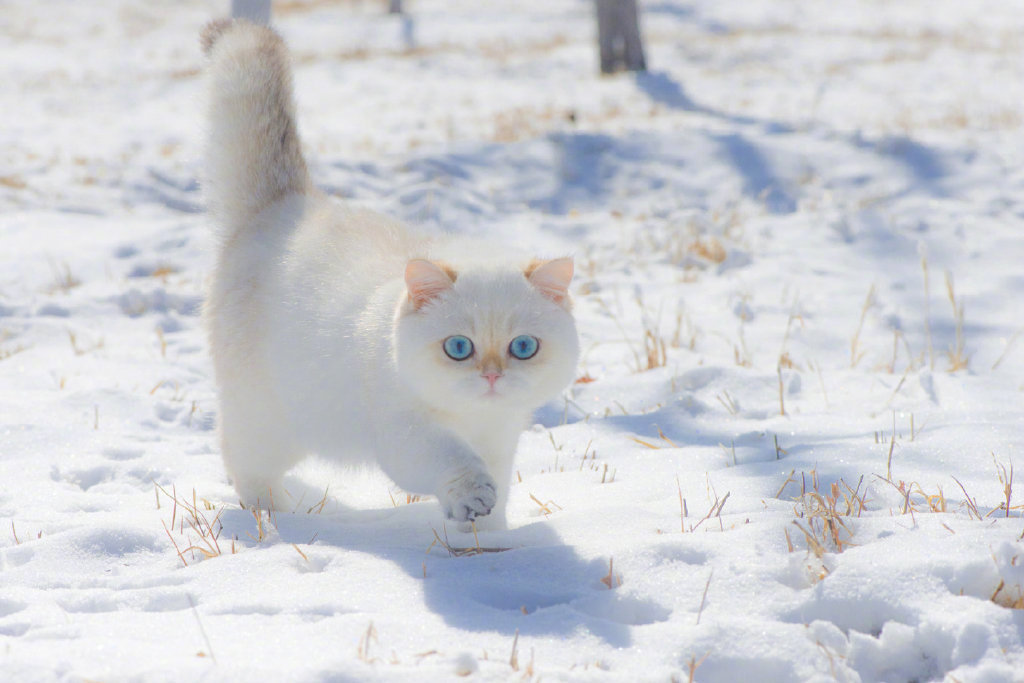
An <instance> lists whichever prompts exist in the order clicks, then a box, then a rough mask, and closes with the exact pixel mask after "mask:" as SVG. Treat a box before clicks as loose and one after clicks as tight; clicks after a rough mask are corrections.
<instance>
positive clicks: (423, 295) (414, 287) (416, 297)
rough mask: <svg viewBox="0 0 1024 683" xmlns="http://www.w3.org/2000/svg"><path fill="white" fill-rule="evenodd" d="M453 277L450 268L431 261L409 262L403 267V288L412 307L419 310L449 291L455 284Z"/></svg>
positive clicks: (415, 260)
mask: <svg viewBox="0 0 1024 683" xmlns="http://www.w3.org/2000/svg"><path fill="white" fill-rule="evenodd" d="M454 275H455V273H454V271H452V269H451V268H449V267H447V266H443V265H439V264H437V263H434V262H433V261H428V260H426V259H422V258H414V259H412V260H411V261H409V263H407V264H406V266H405V286H406V288H407V289H408V290H409V300H410V301H412V305H413V307H414V308H416V309H419V308H421V307H422V306H423V305H424V304H426V303H427V302H429V301H431V300H433V299H435V298H437V297H438V296H439V295H440V294H441V293H442V292H444V291H446V290H448V289H450V288H451V286H452V284H453V283H454V282H455V277H454Z"/></svg>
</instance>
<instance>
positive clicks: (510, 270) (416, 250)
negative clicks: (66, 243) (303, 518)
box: [202, 21, 579, 528]
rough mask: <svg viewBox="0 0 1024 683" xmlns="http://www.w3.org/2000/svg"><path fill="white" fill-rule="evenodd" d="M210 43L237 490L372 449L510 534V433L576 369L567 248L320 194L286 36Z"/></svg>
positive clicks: (238, 29)
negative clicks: (439, 232)
mask: <svg viewBox="0 0 1024 683" xmlns="http://www.w3.org/2000/svg"><path fill="white" fill-rule="evenodd" d="M202 43H203V47H204V50H205V51H206V53H207V54H208V55H209V59H210V64H209V76H210V82H211V83H210V86H211V87H210V112H209V126H210V130H209V142H208V149H207V158H206V173H207V178H206V182H205V191H206V193H207V196H208V201H209V204H210V207H211V210H212V212H213V214H214V216H215V218H216V221H217V223H218V237H219V239H220V249H219V253H218V259H217V265H216V269H215V271H214V276H213V282H212V287H211V290H210V292H209V297H208V299H207V304H206V311H205V315H206V318H207V323H208V326H209V338H210V347H211V349H212V354H213V361H214V368H215V371H216V378H217V384H218V387H219V391H220V429H221V447H222V450H223V455H224V464H225V467H226V469H227V472H228V474H229V475H230V477H231V479H232V480H233V482H234V485H235V488H236V489H237V490H238V493H239V495H240V496H241V498H242V501H243V502H244V503H246V504H248V505H257V504H258V505H262V506H264V507H265V506H267V505H268V504H271V501H272V499H273V497H274V496H275V495H276V496H278V497H279V498H280V497H281V496H282V493H283V487H282V485H281V479H282V476H283V475H284V473H285V472H286V471H287V470H288V469H289V468H291V467H292V466H293V465H295V464H296V463H298V462H299V461H300V460H302V459H303V458H304V457H306V455H308V454H310V453H318V454H320V455H323V456H327V457H331V458H336V459H338V460H340V461H342V462H348V463H358V462H366V461H374V460H375V461H376V462H377V463H379V464H380V466H381V468H382V469H383V470H384V472H385V473H386V474H387V475H388V476H390V477H391V478H392V479H393V480H394V481H395V482H396V483H397V484H398V485H399V486H401V487H402V488H403V489H405V490H407V491H410V492H414V493H426V494H434V495H436V496H437V498H438V500H439V501H440V503H441V507H442V509H443V511H444V513H445V514H446V515H447V517H448V518H449V519H453V520H456V521H460V522H465V521H472V520H474V519H478V520H479V522H480V525H481V526H483V527H490V528H503V527H504V526H505V504H506V502H507V500H508V491H509V485H510V483H511V477H512V462H513V458H514V456H515V449H516V444H517V441H518V438H519V434H520V433H521V432H522V430H523V429H524V428H525V427H526V426H527V425H528V424H529V421H530V418H531V415H532V413H533V411H534V410H535V409H536V408H538V407H539V406H540V405H542V404H543V403H544V402H545V401H547V400H549V399H551V398H552V397H554V396H555V395H557V394H558V392H559V391H560V390H561V389H562V388H564V387H565V386H566V385H567V384H568V383H569V382H570V381H571V380H572V378H573V373H574V371H575V369H576V360H577V356H578V353H579V343H578V340H577V335H576V327H575V323H574V322H573V318H572V315H571V313H570V309H571V303H570V299H569V294H568V288H569V283H570V280H571V279H572V273H573V264H572V260H571V259H569V258H557V259H554V260H549V261H537V260H533V261H528V260H526V259H523V260H520V261H511V262H510V261H509V260H508V258H507V257H506V258H501V255H502V254H503V253H507V251H505V250H503V249H501V248H498V247H495V246H493V245H492V246H483V245H480V244H476V243H469V242H464V241H460V240H459V238H445V239H428V238H426V237H423V236H419V235H416V234H413V233H410V232H408V231H407V230H406V229H405V228H403V227H402V226H401V225H399V224H398V223H397V222H395V221H393V220H391V219H389V218H386V217H384V216H381V215H379V214H377V213H374V212H372V211H369V210H366V209H360V208H355V207H352V206H345V205H342V204H340V203H338V202H335V201H334V200H331V199H329V198H328V197H326V196H325V195H323V194H322V193H320V192H318V191H317V190H316V189H315V188H314V187H313V184H312V183H311V181H310V179H309V175H308V173H307V171H306V164H305V161H304V159H303V156H302V151H301V146H300V143H299V137H298V133H297V131H296V126H295V107H294V104H293V101H292V92H291V91H292V86H291V72H290V66H289V57H288V52H287V49H286V47H285V44H284V42H283V41H282V39H281V38H280V37H279V36H278V35H277V34H276V33H275V32H273V31H272V30H270V29H268V28H265V27H262V26H257V25H254V24H250V23H247V22H243V21H234V22H231V21H221V22H214V23H212V24H210V25H209V26H208V27H207V28H206V29H205V30H204V32H203V36H202Z"/></svg>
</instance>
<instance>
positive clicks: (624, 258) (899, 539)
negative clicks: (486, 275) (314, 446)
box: [0, 0, 1024, 681]
mask: <svg viewBox="0 0 1024 683" xmlns="http://www.w3.org/2000/svg"><path fill="white" fill-rule="evenodd" d="M406 4H407V5H408V10H409V13H408V14H407V15H406V16H404V17H396V16H388V15H387V14H386V13H385V11H384V5H383V3H378V2H369V3H350V2H338V3H324V2H315V1H313V0H310V1H308V2H288V3H284V2H281V3H276V6H275V10H274V12H275V22H276V25H277V26H278V27H279V29H280V30H281V32H282V33H283V34H284V35H285V37H286V38H287V39H288V40H289V42H290V44H291V45H292V48H293V52H294V54H295V61H296V87H297V98H298V108H299V117H300V128H301V131H302V134H303V136H304V142H305V145H306V147H307V150H308V152H309V155H310V158H311V164H312V170H313V173H314V176H315V178H316V180H317V182H318V183H319V184H320V185H321V186H322V187H324V188H327V189H328V190H330V191H331V192H333V193H334V194H337V195H339V196H340V197H343V198H347V199H352V200H355V201H358V202H361V203H364V204H366V205H369V206H372V207H374V208H377V209H380V210H382V211H386V212H388V213H391V214H393V215H396V216H399V217H400V218H402V219H404V220H406V221H407V222H409V223H412V224H415V225H419V226H422V227H423V228H424V229H426V230H441V229H446V230H452V231H455V232H458V233H463V234H467V235H486V236H489V237H493V238H495V239H496V240H499V241H502V242H506V243H511V244H515V245H517V246H521V247H525V248H529V249H531V250H533V251H536V252H539V253H541V254H544V255H561V254H565V253H574V254H575V256H576V259H577V266H578V273H579V275H578V278H577V281H576V283H575V285H574V291H573V294H574V297H575V301H576V311H577V316H578V320H579V327H580V330H581V336H582V339H581V341H582V348H583V349H584V354H583V357H582V360H581V365H580V368H579V376H580V377H581V379H582V381H580V382H579V383H577V384H575V385H574V386H573V387H571V388H570V389H569V390H568V391H567V393H566V395H565V397H564V398H563V399H560V400H558V401H555V402H553V403H552V404H551V405H549V406H547V407H545V408H544V409H543V410H541V411H540V412H539V413H538V416H537V422H538V424H537V426H536V427H534V428H533V429H532V430H530V431H528V432H526V433H525V434H524V435H523V437H522V440H521V442H520V451H519V455H518V460H517V467H516V469H517V470H518V474H517V481H516V483H515V485H514V486H513V489H512V501H511V503H510V510H509V512H510V514H509V517H510V520H511V525H512V528H511V529H510V530H509V531H507V532H490V533H481V534H479V537H478V538H476V539H475V538H474V537H473V535H472V534H462V533H458V532H457V531H456V530H455V529H453V528H446V527H445V525H444V524H443V522H442V519H441V515H440V513H439V511H438V508H437V506H436V503H434V502H432V501H430V500H419V501H416V500H413V499H410V498H408V497H407V496H406V494H405V493H403V492H400V491H398V490H397V489H396V488H395V487H394V486H393V485H392V484H390V482H388V481H387V480H386V479H385V478H384V477H383V476H382V475H381V474H379V473H377V472H373V471H366V472H355V473H349V472H344V471H339V470H337V469H335V468H333V467H332V466H331V465H329V464H327V463H322V462H318V461H311V462H309V463H308V464H305V465H303V466H301V467H300V468H299V469H298V470H297V471H296V472H294V473H293V475H292V476H290V477H289V479H288V486H289V491H288V493H289V494H290V495H291V498H290V500H289V503H290V507H289V508H288V509H286V510H282V511H279V512H276V513H274V515H273V516H272V517H269V518H268V516H267V515H266V514H262V515H259V519H258V520H257V516H256V515H254V514H253V513H251V512H248V511H245V510H242V509H240V508H239V506H238V504H237V500H236V498H235V496H234V492H233V490H232V488H231V486H230V484H229V483H228V482H227V479H226V477H225V475H224V471H223V468H222V465H221V463H220V457H219V453H218V450H217V449H218V447H217V442H216V436H215V424H216V410H215V389H214V386H213V383H212V379H211V368H210V362H209V358H208V354H207V350H206V344H205V338H204V335H203V331H202V326H201V322H200V319H199V312H200V309H201V303H202V298H203V285H204V281H205V280H206V278H207V277H208V275H209V273H210V270H211V268H212V258H211V251H212V237H211V234H210V231H209V226H208V224H207V219H206V217H205V216H204V214H203V212H202V199H201V196H200V192H199V188H198V184H197V181H196V178H197V177H198V175H199V170H200V167H199V161H198V157H199V154H200V144H201V139H202V125H203V122H202V119H201V112H202V87H201V86H202V81H201V77H200V69H201V66H202V62H201V59H200V55H199V50H198V46H197V35H198V31H199V28H200V27H201V26H202V24H203V23H204V22H205V21H206V20H208V19H209V18H211V17H214V16H217V15H218V14H220V13H222V12H224V11H225V10H226V6H227V3H226V2H224V3H221V2H217V3H213V2H199V1H195V0H189V1H188V2H182V3H176V4H175V6H174V9H173V11H171V10H170V9H168V8H166V7H161V6H158V5H154V4H151V3H141V2H138V3H133V2H127V1H126V0H106V1H104V2H93V3H74V2H67V1H64V2H48V3H35V2H28V1H27V0H25V1H21V0H19V1H17V2H8V3H6V4H5V6H4V12H3V16H4V19H3V22H2V23H0V31H2V34H3V41H4V43H5V46H6V49H4V50H3V51H2V52H0V64H2V68H3V72H4V74H5V86H6V87H5V88H4V90H3V94H2V95H0V97H2V98H3V105H2V108H0V109H2V111H3V112H4V113H3V125H2V126H0V138H2V145H3V149H4V150H5V152H4V165H3V168H2V169H0V207H2V209H0V210H2V214H0V215H2V218H0V244H2V248H0V482H2V483H0V527H2V531H0V652H2V653H3V654H2V656H0V678H2V679H4V680H19V681H20V680H38V681H48V680H64V681H81V680H110V681H118V680H147V681H149V680H153V681H160V680H199V679H204V680H225V681H230V680H252V679H261V680H292V681H327V680H338V681H344V680H396V681H398V680H409V679H410V678H413V677H415V678H416V679H417V680H448V679H452V678H456V677H460V676H467V677H469V678H470V679H478V680H517V679H521V678H530V677H536V678H544V679H547V680H579V681H591V680H630V681H632V680H671V679H675V680H688V679H689V678H690V675H691V672H692V673H693V676H694V679H695V680H699V681H736V680H743V679H747V680H757V681H792V680H844V681H857V680H859V681H910V680H915V681H924V680H943V679H948V680H961V681H968V680H970V681H1009V680H1014V679H1016V680H1019V679H1020V677H1021V675H1022V673H1021V672H1022V671H1024V643H1022V639H1024V609H1021V607H1022V606H1024V593H1022V591H1024V541H1022V540H1021V536H1022V533H1024V520H1022V519H1021V507H1020V505H1021V503H1022V501H1021V497H1020V496H1021V495H1022V494H1021V485H1020V484H1019V483H1018V479H1017V478H1014V479H1013V484H1014V486H1012V488H1011V492H1010V500H1009V507H1010V509H1009V510H1007V509H1006V502H1007V494H1006V492H1005V487H1004V482H1008V481H1009V480H1010V475H1011V472H1012V470H1011V468H1012V466H1013V464H1014V463H1017V464H1018V465H1019V464H1020V459H1019V457H1018V455H1019V451H1018V449H1019V448H1020V446H1021V443H1022V441H1024V420H1022V403H1024V402H1022V391H1024V339H1021V331H1022V330H1024V323H1022V322H1021V320H1022V316H1021V313H1022V312H1024V309H1022V307H1021V303H1020V302H1021V295H1022V293H1024V276H1022V269H1021V263H1022V262H1024V240H1022V239H1021V237H1020V234H1019V233H1020V230H1021V228H1022V224H1021V223H1022V217H1024V170H1022V169H1024V163H1022V162H1024V158H1022V157H1024V152H1022V147H1021V145H1020V139H1021V133H1022V122H1024V121H1022V117H1021V114H1020V113H1019V112H1020V104H1019V103H1020V102H1021V101H1022V98H1024V85H1022V83H1024V44H1022V43H1021V42H1020V40H1019V36H1020V35H1021V31H1022V30H1024V8H1022V7H1020V6H1018V5H1017V4H1015V3H1005V2H997V1H996V0H987V1H977V2H972V3H962V2H957V1H956V0H930V1H926V0H904V1H903V2H900V3H882V2H872V1H869V0H844V1H843V2H835V3H821V2H814V1H813V0H790V1H788V2H783V3H780V2H777V1H775V2H769V1H768V0H728V1H724V2H711V1H710V0H694V1H692V2H676V1H674V0H666V1H662V2H648V3H641V5H642V11H643V17H642V27H643V31H644V34H645V37H646V42H647V50H648V63H649V65H650V67H651V71H650V72H649V73H646V74H640V75H631V74H621V75H617V76H613V77H605V78H602V77H600V76H598V73H597V72H598V69H597V54H596V41H595V38H594V36H595V32H596V28H595V27H594V25H593V16H592V12H593V9H592V4H591V3H589V2H586V1H584V0H546V1H544V2H540V1H535V0H531V1H529V2H525V1H521V0H520V1H516V2H511V1H510V0H500V1H499V0H495V1H492V2H487V3H480V2H468V1H465V0H444V1H442V0H414V1H411V2H407V3H406ZM947 274H948V276H947ZM947 277H948V281H949V282H950V283H951V285H952V288H953V296H952V298H951V297H950V295H949V294H948V291H947ZM961 307H962V308H961ZM961 310H962V314H961V313H960V311H961ZM647 332H650V334H649V335H647V336H646V337H645V335H646V333H647ZM645 338H646V339H647V346H646V347H645ZM662 344H663V345H662ZM958 349H960V350H959V351H958ZM648 350H650V351H651V354H650V358H652V359H653V360H654V361H655V362H654V363H653V365H655V366H656V367H654V368H653V369H648V365H649V364H650V363H649V362H648V358H649V355H648ZM953 366H956V369H952V368H953ZM520 478H521V481H519V480H520ZM833 485H835V487H833ZM325 490H326V494H325ZM801 491H803V495H802V494H801ZM172 497H176V498H177V503H175V502H174V501H173V500H172ZM682 500H685V506H686V513H687V516H686V517H685V518H682V519H681V501H682ZM281 507H284V506H283V505H282V506H281ZM190 508H191V509H193V510H194V513H193V512H189V509H190ZM289 509H291V510H293V511H288V510H289ZM979 517H980V518H981V519H979ZM826 519H828V520H829V521H830V523H832V524H833V525H834V534H833V533H830V532H826V531H825V527H824V526H823V524H824V522H825V521H826ZM189 520H191V522H192V523H193V524H196V525H197V526H198V527H199V528H200V529H201V530H202V533H200V531H197V530H196V529H194V528H191V527H190V525H189ZM207 522H209V523H210V527H209V528H208V527H206V526H205V525H206V523H207ZM795 523H798V524H799V526H800V527H802V528H803V529H804V530H807V532H808V533H810V534H811V535H812V536H813V537H814V538H815V539H816V540H814V541H811V542H810V547H809V541H808V538H807V537H806V535H805V533H804V531H802V530H801V528H799V527H798V526H797V525H796V524H795ZM681 527H682V528H683V529H684V530H685V531H681ZM210 529H213V530H216V531H219V537H218V539H217V541H216V542H215V543H214V541H213V539H212V538H211V534H210ZM435 532H436V534H437V535H438V537H439V539H440V541H443V542H444V543H446V544H447V545H448V546H450V547H452V548H455V549H459V548H470V549H475V548H477V547H479V548H482V549H487V550H492V551H494V552H482V553H474V552H470V553H463V552H456V553H454V554H451V553H449V552H448V551H447V550H446V549H445V547H444V544H442V543H439V542H438V538H436V537H435ZM446 539H447V540H446ZM837 542H838V543H837ZM815 543H820V544H822V545H821V547H820V548H818V549H817V550H818V551H819V552H815V547H814V546H815ZM190 546H195V548H193V549H189V547H190ZM197 548H202V549H205V550H206V551H207V552H208V553H210V555H209V556H207V555H206V554H204V553H203V552H202V550H200V549H197ZM499 548H502V549H507V550H503V551H500V552H497V551H496V550H497V549H499ZM218 552H219V554H217V553H218ZM1014 607H1015V608H1014Z"/></svg>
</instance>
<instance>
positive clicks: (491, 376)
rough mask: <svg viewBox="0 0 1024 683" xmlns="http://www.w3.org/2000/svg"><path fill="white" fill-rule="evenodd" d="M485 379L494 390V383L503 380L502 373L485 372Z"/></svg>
mask: <svg viewBox="0 0 1024 683" xmlns="http://www.w3.org/2000/svg"><path fill="white" fill-rule="evenodd" d="M483 377H484V378H485V379H486V380H487V381H488V382H490V384H491V389H493V388H494V383H495V382H497V381H498V379H500V378H501V373H500V372H485V373H483Z"/></svg>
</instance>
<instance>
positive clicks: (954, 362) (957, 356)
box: [946, 270, 970, 372]
mask: <svg viewBox="0 0 1024 683" xmlns="http://www.w3.org/2000/svg"><path fill="white" fill-rule="evenodd" d="M946 294H947V296H948V297H949V303H950V305H952V306H953V321H954V323H955V325H956V327H955V335H956V336H955V339H954V343H953V347H952V348H950V350H949V351H947V352H946V355H947V356H948V357H949V371H950V372H956V371H957V370H965V369H966V368H967V364H968V361H969V360H970V359H969V358H968V357H967V356H966V355H964V304H963V302H960V303H959V304H958V303H957V301H956V292H955V291H954V290H953V274H952V273H951V272H949V271H948V270H947V271H946Z"/></svg>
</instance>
